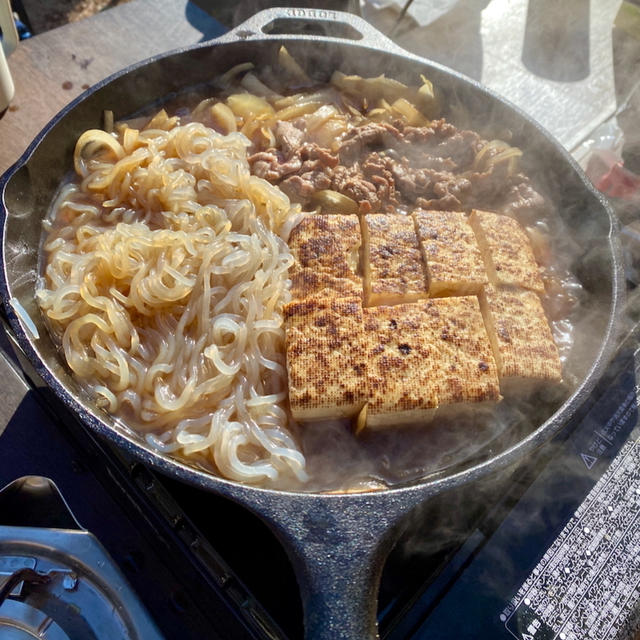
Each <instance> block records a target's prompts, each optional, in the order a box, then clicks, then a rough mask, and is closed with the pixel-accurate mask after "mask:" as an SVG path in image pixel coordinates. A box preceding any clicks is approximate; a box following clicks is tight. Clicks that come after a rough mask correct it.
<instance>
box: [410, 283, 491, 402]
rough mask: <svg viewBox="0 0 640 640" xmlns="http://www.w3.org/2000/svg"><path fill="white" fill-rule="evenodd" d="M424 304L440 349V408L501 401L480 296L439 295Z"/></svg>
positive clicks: (437, 379) (438, 375)
mask: <svg viewBox="0 0 640 640" xmlns="http://www.w3.org/2000/svg"><path fill="white" fill-rule="evenodd" d="M423 308H424V310H425V315H426V318H427V321H426V322H427V324H428V326H429V329H430V331H431V332H432V335H433V341H434V344H435V345H436V351H437V353H438V362H437V364H438V366H437V373H436V377H435V380H436V381H437V382H436V384H437V394H438V406H439V407H440V409H444V408H449V409H456V410H457V409H459V408H460V407H458V406H457V405H460V404H468V403H478V402H498V401H499V400H500V399H501V396H500V383H499V381H498V368H497V366H496V361H495V359H494V356H493V351H492V348H491V342H490V340H489V336H488V334H487V330H486V327H485V323H484V319H483V317H482V313H481V311H480V304H479V302H478V298H477V297H476V296H460V297H455V298H435V299H432V300H430V301H429V302H426V303H423Z"/></svg>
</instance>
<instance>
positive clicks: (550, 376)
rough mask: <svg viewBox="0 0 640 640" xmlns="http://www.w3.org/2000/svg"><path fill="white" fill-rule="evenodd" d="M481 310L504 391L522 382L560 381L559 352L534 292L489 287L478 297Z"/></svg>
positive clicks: (513, 388) (560, 365) (514, 387)
mask: <svg viewBox="0 0 640 640" xmlns="http://www.w3.org/2000/svg"><path fill="white" fill-rule="evenodd" d="M480 307H481V309H482V314H483V316H484V320H485V324H486V326H487V331H488V333H489V338H490V339H491V346H492V347H493V354H494V357H495V359H496V363H497V365H498V375H499V376H500V385H501V388H502V390H503V391H511V390H515V389H517V388H518V387H520V386H521V383H523V382H532V381H545V380H546V381H559V380H560V379H561V378H562V364H561V362H560V358H559V356H558V349H557V348H556V345H555V342H554V341H553V336H552V335H551V329H550V327H549V323H548V322H547V318H546V315H545V313H544V309H543V308H542V303H541V302H540V298H539V297H538V295H537V294H536V293H534V292H533V291H527V290H526V289H514V288H511V287H494V286H492V285H488V286H486V287H485V288H484V290H483V292H482V294H481V295H480Z"/></svg>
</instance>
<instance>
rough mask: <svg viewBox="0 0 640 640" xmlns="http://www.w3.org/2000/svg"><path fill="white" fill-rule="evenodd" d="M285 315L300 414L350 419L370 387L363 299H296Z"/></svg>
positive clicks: (292, 395)
mask: <svg viewBox="0 0 640 640" xmlns="http://www.w3.org/2000/svg"><path fill="white" fill-rule="evenodd" d="M284 315H285V330H286V357H287V370H288V374H289V404H290V406H291V413H292V415H293V417H294V419H295V420H299V421H307V420H323V419H331V418H345V417H350V416H353V415H355V414H356V413H358V412H359V411H360V409H362V406H363V405H364V402H365V397H364V396H365V392H366V377H365V365H366V360H365V352H364V338H363V315H362V302H361V300H360V298H332V299H327V298H317V299H310V300H304V301H302V302H291V303H289V304H288V305H287V306H286V307H285V310H284Z"/></svg>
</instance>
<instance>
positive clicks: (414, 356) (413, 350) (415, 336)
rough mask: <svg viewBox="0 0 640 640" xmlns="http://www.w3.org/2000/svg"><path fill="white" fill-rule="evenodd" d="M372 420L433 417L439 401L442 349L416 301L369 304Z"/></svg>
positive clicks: (377, 423) (386, 422)
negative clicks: (437, 379)
mask: <svg viewBox="0 0 640 640" xmlns="http://www.w3.org/2000/svg"><path fill="white" fill-rule="evenodd" d="M364 327H365V335H364V337H365V345H366V359H367V391H368V393H367V395H368V402H369V404H368V407H367V426H368V427H371V428H380V427H386V426H394V425H398V424H406V423H411V422H420V421H426V420H428V419H430V418H431V417H432V415H433V413H434V410H435V409H436V407H437V406H438V395H437V391H436V384H435V383H434V376H433V373H434V369H435V363H436V362H437V358H438V353H437V351H436V349H435V346H434V345H433V344H432V341H431V340H430V339H429V336H428V334H427V331H426V329H425V328H424V314H423V312H422V310H421V308H420V307H419V306H418V305H416V304H400V305H396V306H393V307H387V306H382V307H370V308H366V309H365V310H364Z"/></svg>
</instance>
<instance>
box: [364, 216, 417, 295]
mask: <svg viewBox="0 0 640 640" xmlns="http://www.w3.org/2000/svg"><path fill="white" fill-rule="evenodd" d="M362 232H363V238H362V239H363V247H364V251H363V266H364V291H365V303H366V304H367V305H369V306H371V305H379V304H396V303H401V302H411V301H413V300H417V299H419V298H426V297H427V296H428V293H427V280H426V272H425V265H424V261H423V259H422V253H421V251H420V246H419V244H418V238H417V236H416V231H415V226H414V223H413V219H412V218H411V217H410V216H399V215H387V214H371V215H367V216H365V217H364V219H363V220H362Z"/></svg>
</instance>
